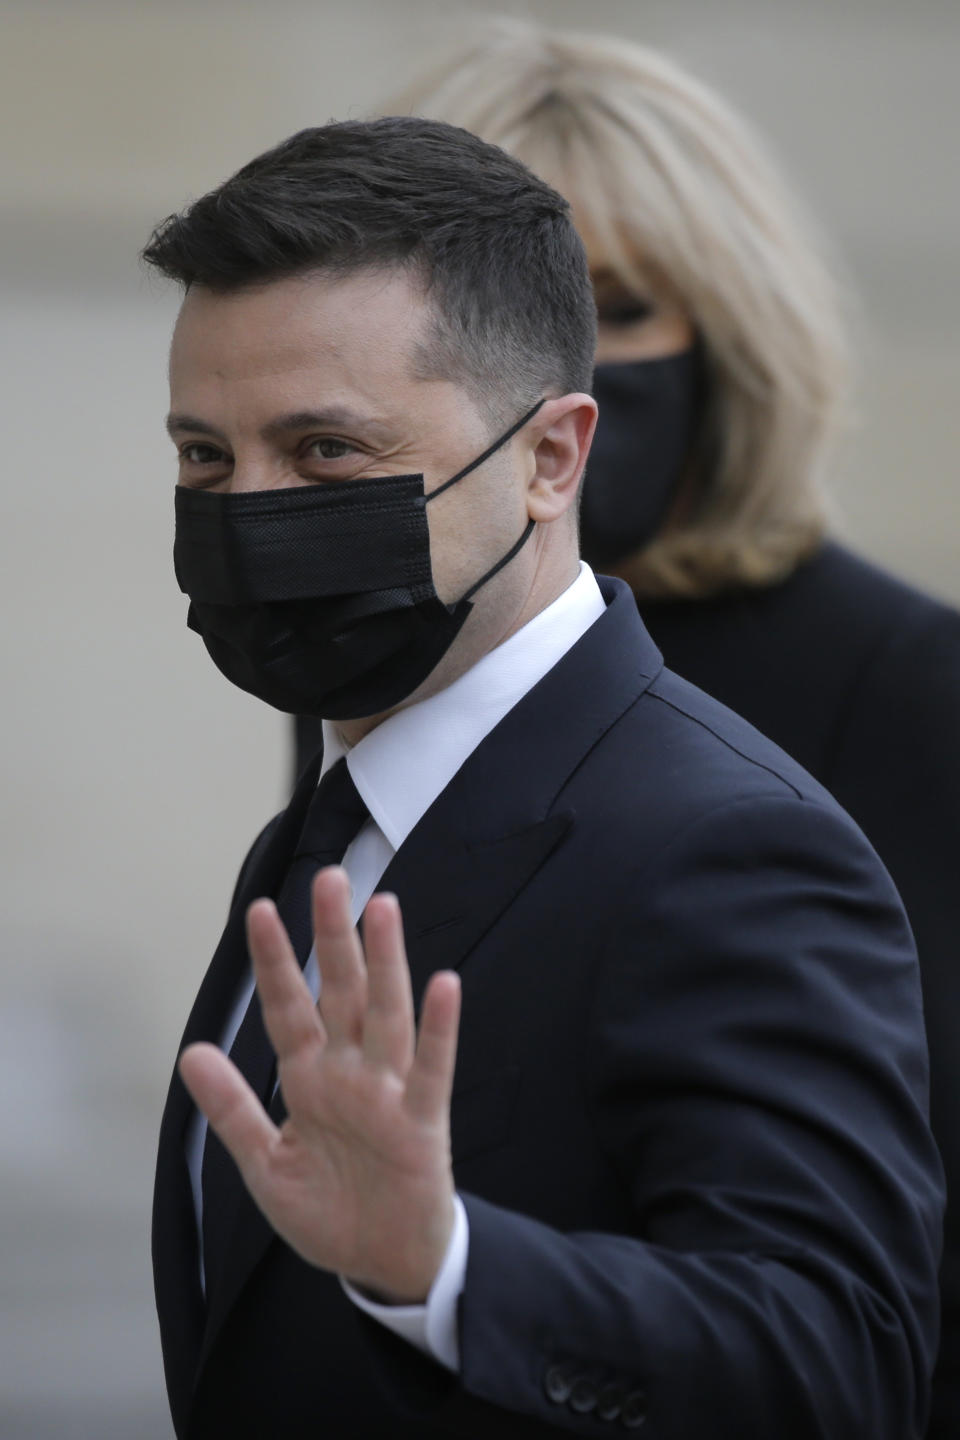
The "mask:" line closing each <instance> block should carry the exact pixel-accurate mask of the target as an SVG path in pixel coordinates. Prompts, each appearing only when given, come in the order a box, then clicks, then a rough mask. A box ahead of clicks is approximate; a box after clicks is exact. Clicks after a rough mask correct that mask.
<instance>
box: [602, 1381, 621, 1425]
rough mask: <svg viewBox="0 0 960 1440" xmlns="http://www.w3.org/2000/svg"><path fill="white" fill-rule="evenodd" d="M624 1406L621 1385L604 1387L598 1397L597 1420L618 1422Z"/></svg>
mask: <svg viewBox="0 0 960 1440" xmlns="http://www.w3.org/2000/svg"><path fill="white" fill-rule="evenodd" d="M622 1405H623V1390H622V1388H621V1387H620V1386H619V1385H604V1387H603V1389H602V1390H601V1391H600V1393H599V1394H598V1396H597V1419H598V1420H616V1418H617V1416H618V1415H619V1414H620V1410H621V1407H622Z"/></svg>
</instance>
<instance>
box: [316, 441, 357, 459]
mask: <svg viewBox="0 0 960 1440" xmlns="http://www.w3.org/2000/svg"><path fill="white" fill-rule="evenodd" d="M353 451H354V447H353V446H352V445H351V444H350V443H349V442H348V441H346V440H336V439H334V437H333V436H332V435H325V436H323V437H322V438H321V439H319V440H311V441H310V443H309V445H308V446H307V454H308V455H309V456H310V458H311V459H314V460H342V459H343V458H344V457H345V456H346V455H352V454H353Z"/></svg>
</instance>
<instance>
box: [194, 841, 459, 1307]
mask: <svg viewBox="0 0 960 1440" xmlns="http://www.w3.org/2000/svg"><path fill="white" fill-rule="evenodd" d="M313 918H314V934H315V941H316V949H317V960H318V963H319V967H320V975H321V998H320V1003H319V1005H317V1006H315V1005H314V1003H313V997H312V996H311V994H310V991H309V989H308V987H307V984H306V981H305V980H304V978H303V975H302V973H301V971H300V968H299V966H298V964H297V961H296V959H295V957H294V954H293V951H292V949H291V946H290V942H289V940H288V939H287V935H286V931H285V930H284V928H283V925H282V923H281V921H280V918H279V916H278V915H277V912H276V908H275V907H274V905H273V903H272V901H269V900H257V901H255V902H254V904H253V905H251V907H250V909H249V911H248V913H247V934H248V940H249V946H250V954H251V958H252V961H253V969H254V976H255V979H256V984H257V989H258V992H259V995H260V1002H261V1005H262V1007H263V1019H264V1024H265V1026H266V1030H267V1033H268V1035H269V1037H270V1040H271V1043H272V1044H273V1047H274V1049H275V1050H276V1053H277V1062H278V1074H279V1081H280V1090H281V1093H282V1097H283V1101H284V1104H285V1106H286V1109H287V1118H286V1119H285V1120H284V1121H283V1123H282V1125H280V1126H279V1128H278V1126H277V1125H276V1124H274V1122H273V1120H271V1118H270V1116H269V1115H268V1114H267V1113H266V1111H265V1110H264V1108H263V1106H262V1105H261V1103H260V1101H259V1099H258V1098H257V1096H256V1095H255V1094H254V1092H253V1091H252V1090H251V1088H250V1086H249V1085H248V1084H247V1082H246V1081H245V1080H244V1078H243V1076H242V1075H241V1074H240V1072H239V1071H238V1070H237V1068H236V1067H235V1066H234V1065H233V1064H232V1062H231V1061H230V1060H229V1059H228V1058H227V1056H225V1055H224V1054H223V1053H222V1051H220V1050H219V1049H217V1048H216V1046H213V1045H206V1044H201V1045H192V1046H190V1047H189V1048H188V1049H187V1050H185V1051H184V1053H183V1055H182V1056H181V1059H180V1073H181V1075H182V1077H183V1080H184V1083H185V1085H186V1086H187V1088H188V1090H189V1091H190V1093H191V1095H192V1096H193V1099H194V1101H195V1102H196V1104H197V1106H198V1108H199V1109H200V1110H202V1111H203V1112H204V1114H205V1115H206V1116H207V1119H208V1120H209V1122H210V1124H211V1125H212V1126H213V1128H214V1130H215V1132H216V1133H217V1135H218V1136H219V1137H220V1139H221V1140H222V1142H223V1144H224V1145H225V1146H226V1148H227V1149H228V1150H229V1152H230V1154H231V1155H232V1156H233V1158H234V1160H235V1162H236V1164H237V1166H238V1168H239V1170H240V1173H241V1175H242V1177H243V1180H244V1183H245V1184H246V1186H247V1188H248V1189H249V1191H250V1193H251V1195H252V1196H253V1198H254V1200H255V1201H256V1203H257V1204H258V1205H259V1206H260V1209H261V1210H262V1211H263V1213H264V1214H265V1215H266V1217H267V1219H268V1220H269V1221H270V1223H271V1225H272V1226H273V1227H274V1229H275V1230H276V1231H277V1233H278V1234H279V1235H281V1236H282V1237H283V1238H284V1240H286V1241H287V1243H288V1244H289V1245H291V1246H292V1247H293V1248H294V1249H295V1250H296V1251H297V1252H298V1253H299V1254H300V1255H301V1256H302V1257H303V1258H304V1259H305V1260H307V1261H309V1262H310V1263H311V1264H314V1265H318V1266H320V1267H322V1268H323V1269H326V1270H333V1271H337V1272H338V1273H340V1274H342V1275H345V1276H347V1277H348V1278H349V1279H350V1280H351V1281H352V1282H353V1283H354V1284H356V1285H360V1286H363V1287H365V1288H367V1289H369V1290H371V1291H373V1292H374V1293H376V1294H377V1295H379V1296H381V1297H382V1298H384V1299H387V1300H392V1301H396V1302H398V1303H419V1302H422V1301H423V1300H425V1299H426V1296H427V1293H428V1291H429V1289H430V1285H431V1283H432V1281H433V1278H434V1276H435V1275H436V1273H437V1270H438V1269H439V1267H440V1263H441V1261H442V1259H443V1256H444V1253H445V1251H446V1247H447V1242H448V1240H449V1236H450V1232H451V1229H452V1225H453V1213H454V1212H453V1193H454V1189H453V1175H452V1170H451V1166H450V1126H449V1112H450V1091H451V1087H452V1081H453V1069H454V1061H455V1058H456V1044H457V1028H458V1023H459V1003H460V989H459V981H458V978H457V976H456V975H455V974H452V973H450V972H442V973H440V974H437V975H435V976H434V977H433V978H432V980H431V982H430V984H429V986H428V987H427V991H426V994H425V996H424V1001H423V1007H422V1013H421V1019H420V1031H419V1036H417V1034H416V1027H415V1022H414V1014H413V999H412V995H411V989H410V975H409V970H408V968H407V963H406V955H405V951H404V945H403V927H402V921H401V916H400V907H399V905H398V903H397V901H396V898H395V897H394V896H392V895H375V896H374V897H373V898H372V899H371V901H370V903H369V905H368V906H367V911H366V915H365V917H364V934H363V940H364V943H363V945H362V946H361V943H360V939H359V937H358V935H357V933H356V931H355V929H354V928H353V925H352V922H351V917H350V888H349V881H348V879H347V876H346V873H345V872H344V871H343V870H342V869H340V868H339V867H331V868H329V869H326V870H322V871H320V873H319V874H318V875H317V877H316V879H315V881H314V886H313Z"/></svg>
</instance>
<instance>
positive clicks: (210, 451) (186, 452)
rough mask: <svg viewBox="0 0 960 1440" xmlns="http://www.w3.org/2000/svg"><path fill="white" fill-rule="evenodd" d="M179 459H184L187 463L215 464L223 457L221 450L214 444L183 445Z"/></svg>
mask: <svg viewBox="0 0 960 1440" xmlns="http://www.w3.org/2000/svg"><path fill="white" fill-rule="evenodd" d="M180 459H181V460H186V462H187V464H188V465H215V464H216V463H217V461H218V460H222V459H223V451H222V450H218V449H217V448H216V446H215V445H184V446H183V448H182V449H181V451H180Z"/></svg>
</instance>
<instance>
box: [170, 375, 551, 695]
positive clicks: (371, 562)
mask: <svg viewBox="0 0 960 1440" xmlns="http://www.w3.org/2000/svg"><path fill="white" fill-rule="evenodd" d="M542 404H543V401H542V400H541V401H539V402H538V404H537V405H535V406H534V407H533V409H532V410H530V411H528V413H527V414H526V415H524V416H523V417H522V419H520V420H518V421H517V423H516V425H513V426H511V428H510V429H509V430H508V431H507V432H506V434H505V435H501V436H500V438H499V439H498V440H497V441H495V442H494V444H493V445H491V446H490V447H489V448H488V449H487V450H485V451H484V452H483V454H482V455H480V456H478V458H477V459H476V460H473V461H472V462H471V463H470V464H469V465H467V466H466V467H465V468H464V469H463V470H460V471H459V472H458V473H457V474H456V475H454V476H453V477H452V479H450V480H447V481H446V482H445V484H443V485H441V486H439V487H438V488H437V489H436V490H433V491H432V492H431V493H430V494H429V495H426V496H425V495H424V490H423V484H424V477H423V475H387V476H383V477H382V478H377V479H372V480H346V481H342V482H340V483H339V484H328V485H309V486H298V487H297V488H296V489H290V490H255V491H243V492H241V493H239V494H236V495H231V494H218V493H216V492H214V491H204V490H191V489H188V488H186V487H184V486H179V485H178V486H177V490H176V537H175V540H174V547H173V560H174V568H175V570H176V575H177V581H178V583H179V585H180V589H181V590H183V591H184V592H185V593H186V594H187V595H189V597H190V602H191V603H190V609H189V612H188V614H187V624H188V625H189V626H190V628H191V630H195V631H197V633H198V634H199V635H200V636H201V637H202V638H203V642H204V644H205V645H206V647H207V650H208V651H209V652H210V655H211V656H212V658H213V661H214V663H215V664H216V665H217V666H218V668H219V669H220V670H221V671H222V672H223V674H224V675H226V677H227V679H228V680H232V681H233V683H234V684H235V685H239V687H240V689H241V690H246V691H248V692H249V693H250V694H251V695H256V696H258V697H259V698H260V699H261V700H265V701H266V702H267V703H268V704H269V705H275V706H276V707H277V709H278V710H286V711H289V712H290V713H291V714H300V715H319V716H322V717H323V718H324V719H327V720H346V719H358V718H360V717H361V716H366V715H376V714H379V713H380V712H381V711H383V710H389V709H390V708H391V707H392V706H394V705H397V704H398V703H399V702H400V701H401V700H404V699H406V697H407V696H408V695H410V694H411V693H412V692H413V691H414V690H416V688H417V686H418V685H420V684H421V683H422V682H423V681H424V680H425V679H426V678H427V676H428V675H429V674H430V672H431V671H432V670H433V669H434V667H435V666H436V665H437V664H438V662H439V661H440V660H441V659H442V657H443V656H444V655H445V654H446V652H447V651H448V650H449V648H450V646H451V645H452V644H453V642H454V640H455V639H456V636H457V635H458V633H459V631H460V630H461V628H462V626H463V623H464V621H465V620H466V618H467V616H468V615H469V613H470V611H471V609H472V608H473V607H472V605H471V603H470V599H471V596H472V595H474V594H475V593H476V591H477V590H479V589H480V587H481V586H482V585H485V584H486V583H487V581H488V580H489V579H491V578H492V576H494V575H495V574H496V573H497V571H498V570H500V569H502V568H503V566H504V565H506V564H508V563H509V561H510V560H512V559H513V557H514V556H515V555H516V554H517V553H518V551H519V550H520V549H521V547H522V546H523V545H524V544H525V543H526V541H527V540H528V539H529V537H530V535H531V534H532V532H533V527H534V522H533V520H531V521H530V522H529V524H528V525H527V527H526V529H525V530H524V532H523V534H522V535H521V536H520V539H519V540H518V541H517V543H516V544H515V545H513V546H512V547H511V548H510V550H508V552H507V554H506V555H504V556H503V557H502V559H501V560H499V561H498V562H497V564H496V565H494V566H493V568H492V569H490V570H488V571H487V572H486V574H484V575H482V576H481V577H480V579H479V580H478V581H477V582H476V584H474V585H472V586H471V587H470V589H469V590H468V591H467V593H466V594H465V595H464V596H463V597H462V598H461V599H460V600H458V601H456V602H455V603H454V604H452V605H445V604H444V603H443V601H442V600H441V599H440V597H439V596H438V595H437V592H436V590H435V588H434V584H433V569H432V566H431V563H430V531H429V528H428V526H427V511H426V507H427V504H428V503H429V502H430V501H431V500H435V499H436V497H437V496H438V495H441V494H442V493H443V492H444V490H448V489H449V488H450V486H451V485H455V484H456V483H457V482H458V481H459V480H462V479H463V478H464V476H465V475H469V473H470V472H471V470H475V469H476V468H477V466H478V465H482V464H483V462H484V461H485V460H487V459H488V458H489V457H490V456H491V455H492V454H493V453H494V452H495V451H496V450H499V448H500V447H501V445H504V444H506V442H507V441H508V440H509V439H510V438H511V437H512V436H513V435H515V434H516V432H517V431H518V430H519V429H521V427H522V426H523V425H525V424H526V423H527V421H528V420H529V419H530V418H531V417H532V416H533V415H534V414H535V413H536V411H537V410H539V408H540V406H541V405H542Z"/></svg>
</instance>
